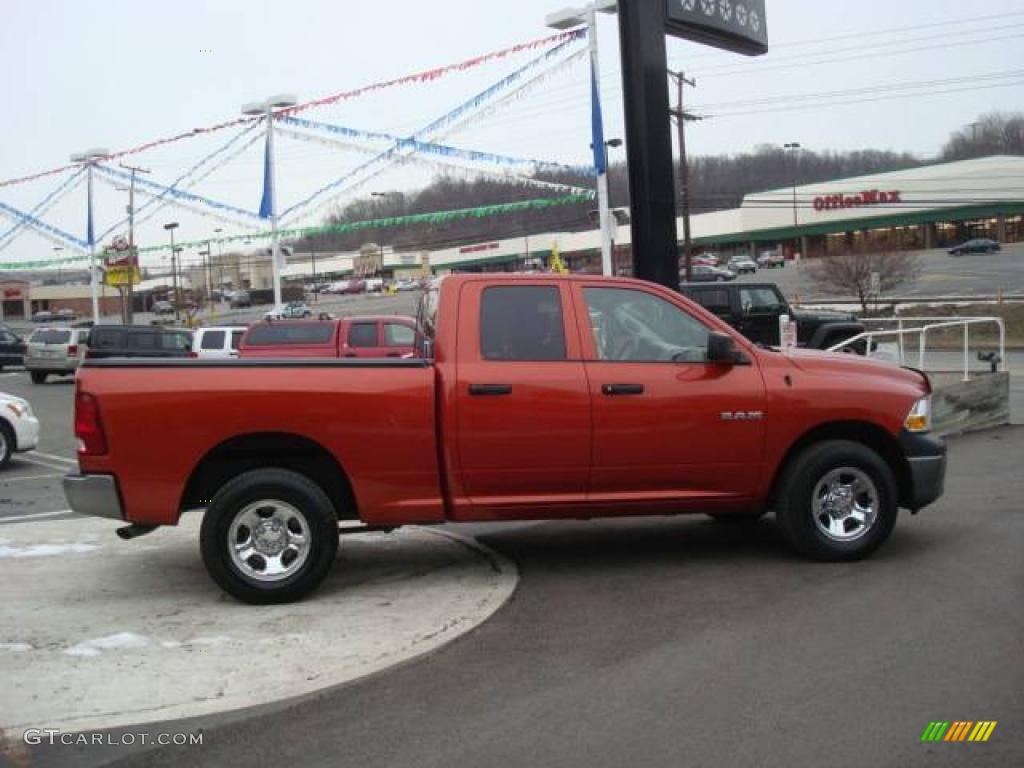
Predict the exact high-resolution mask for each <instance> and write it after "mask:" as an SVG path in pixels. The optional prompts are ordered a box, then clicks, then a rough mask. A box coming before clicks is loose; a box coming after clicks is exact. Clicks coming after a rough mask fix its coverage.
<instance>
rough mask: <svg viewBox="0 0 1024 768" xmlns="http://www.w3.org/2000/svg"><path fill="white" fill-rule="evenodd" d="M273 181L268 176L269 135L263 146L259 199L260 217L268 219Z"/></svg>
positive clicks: (270, 211) (271, 208)
mask: <svg viewBox="0 0 1024 768" xmlns="http://www.w3.org/2000/svg"><path fill="white" fill-rule="evenodd" d="M272 187H273V181H272V180H271V177H270V141H269V137H268V140H267V143H266V145H265V146H264V147H263V198H262V199H261V200H260V218H261V219H269V218H270V217H271V215H273V206H272V205H271V202H270V201H271V199H272V197H273V189H272Z"/></svg>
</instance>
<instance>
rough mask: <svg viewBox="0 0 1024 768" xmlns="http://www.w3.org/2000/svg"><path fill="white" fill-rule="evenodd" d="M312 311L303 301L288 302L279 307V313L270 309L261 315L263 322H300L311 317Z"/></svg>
mask: <svg viewBox="0 0 1024 768" xmlns="http://www.w3.org/2000/svg"><path fill="white" fill-rule="evenodd" d="M312 316H313V310H312V309H310V307H309V305H308V304H306V302H304V301H290V302H288V303H287V304H285V305H284V306H283V307H281V311H280V312H278V311H277V310H276V309H272V310H270V311H269V312H265V313H264V314H263V318H264V319H265V320H301V319H302V318H306V317H312Z"/></svg>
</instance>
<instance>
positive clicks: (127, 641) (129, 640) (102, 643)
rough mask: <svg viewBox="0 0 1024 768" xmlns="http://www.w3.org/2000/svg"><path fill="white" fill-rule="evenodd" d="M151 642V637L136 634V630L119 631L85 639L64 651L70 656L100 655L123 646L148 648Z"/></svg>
mask: <svg viewBox="0 0 1024 768" xmlns="http://www.w3.org/2000/svg"><path fill="white" fill-rule="evenodd" d="M150 644H151V641H150V639H149V638H148V637H146V636H145V635H136V634H135V633H134V632H118V633H117V634H114V635H107V636H106V637H97V638H94V639H92V640H83V641H82V642H81V643H78V644H77V645H73V646H71V647H70V648H68V649H67V650H66V651H64V653H66V654H67V655H68V656H99V655H100V653H101V652H103V651H113V650H118V649H122V648H146V647H148V646H149V645H150Z"/></svg>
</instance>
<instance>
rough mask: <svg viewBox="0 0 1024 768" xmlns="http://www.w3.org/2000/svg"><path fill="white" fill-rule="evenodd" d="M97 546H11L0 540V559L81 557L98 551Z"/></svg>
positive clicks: (73, 544) (4, 540)
mask: <svg viewBox="0 0 1024 768" xmlns="http://www.w3.org/2000/svg"><path fill="white" fill-rule="evenodd" d="M99 548H100V547H99V545H98V544H82V543H71V544H27V545H24V546H18V545H17V544H14V545H11V544H10V543H9V540H8V539H0V557H53V556H54V555H81V554H85V553H86V552H92V551H94V550H97V549H99Z"/></svg>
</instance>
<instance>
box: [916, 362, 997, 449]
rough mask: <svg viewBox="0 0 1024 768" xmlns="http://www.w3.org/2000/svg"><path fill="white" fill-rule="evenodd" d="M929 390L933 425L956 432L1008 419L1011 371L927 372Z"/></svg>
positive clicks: (938, 429) (945, 431)
mask: <svg viewBox="0 0 1024 768" xmlns="http://www.w3.org/2000/svg"><path fill="white" fill-rule="evenodd" d="M928 377H929V378H930V379H931V382H932V387H933V389H934V392H933V394H932V429H933V430H934V431H935V432H936V433H937V434H940V435H956V434H960V433H962V432H974V431H977V430H980V429H988V428H990V427H998V426H1000V425H1002V424H1009V423H1010V374H1009V373H972V374H971V379H970V380H969V381H964V380H963V374H962V373H933V372H929V374H928Z"/></svg>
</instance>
